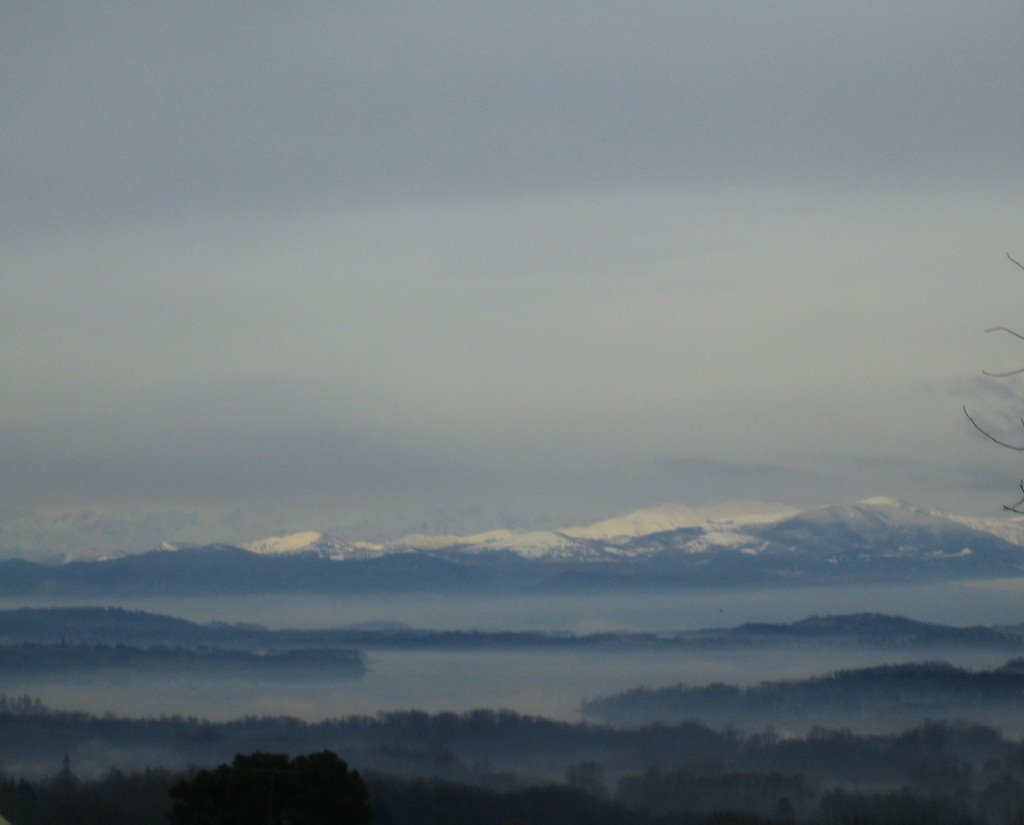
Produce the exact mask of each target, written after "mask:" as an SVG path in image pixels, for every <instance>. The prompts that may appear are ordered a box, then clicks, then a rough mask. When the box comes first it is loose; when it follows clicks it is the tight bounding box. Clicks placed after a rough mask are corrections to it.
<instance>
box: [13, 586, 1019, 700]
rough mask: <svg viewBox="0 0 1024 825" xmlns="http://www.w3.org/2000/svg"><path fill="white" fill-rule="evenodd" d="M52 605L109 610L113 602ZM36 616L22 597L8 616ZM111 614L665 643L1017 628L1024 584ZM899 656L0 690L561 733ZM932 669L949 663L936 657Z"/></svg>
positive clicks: (516, 661) (575, 656)
mask: <svg viewBox="0 0 1024 825" xmlns="http://www.w3.org/2000/svg"><path fill="white" fill-rule="evenodd" d="M45 603H46V604H51V605H52V604H69V603H71V604H85V603H92V604H104V605H105V604H113V602H111V600H110V599H100V600H96V599H93V600H87V599H75V600H73V601H70V602H68V601H62V602H56V601H52V600H51V601H48V602H45ZM30 604H31V606H40V605H42V604H44V602H43V601H40V600H32V601H31V603H29V602H27V601H26V600H19V599H3V600H0V607H2V608H7V607H18V606H29V605H30ZM116 605H117V606H122V607H129V608H137V609H144V610H149V611H154V612H161V613H167V614H170V615H177V616H183V617H185V618H189V619H193V620H197V621H209V620H214V619H216V620H221V621H234V622H237V621H248V622H259V623H261V624H264V625H267V626H269V627H313V626H340V625H350V624H356V623H359V622H366V621H381V620H390V621H400V622H404V623H407V624H410V625H414V626H417V627H432V628H482V629H502V628H505V629H517V630H523V629H539V630H574V631H578V632H586V631H594V630H606V629H623V630H667V629H690V628H697V627H713V626H732V625H737V624H741V623H743V622H747V621H770V622H786V621H793V620H797V619H802V618H804V617H806V616H808V615H811V614H814V613H851V612H860V611H878V612H885V613H894V614H900V615H904V616H908V617H910V618H915V619H920V620H924V621H934V622H942V623H947V624H953V625H966V624H997V623H1018V622H1022V621H1024V580H1013V581H1002V582H983V583H968V584H933V585H912V586H888V587H845V588H839V587H815V588H802V589H776V588H773V589H760V590H724V591H710V592H708V591H705V592H699V593H697V592H685V591H684V592H676V593H656V594H602V595H542V596H528V597H524V596H488V597H458V598H455V597H451V596H444V597H438V596H430V595H405V596H391V597H380V596H375V597H369V596H359V597H351V596H344V597H328V596H266V597H257V598H254V597H218V598H210V597H202V598H176V599H125V600H121V601H119V602H117V603H116ZM920 658H922V657H921V656H916V657H915V656H908V655H906V654H900V653H898V652H896V653H894V652H892V651H870V650H844V649H823V650H812V651H807V650H803V651H793V650H753V651H751V650H745V651H717V652H716V651H699V652H694V651H683V652H680V651H670V650H634V651H625V652H621V651H620V652H615V653H609V652H607V651H596V650H584V651H553V650H544V651H513V652H502V651H411V652H405V651H387V652H370V653H369V654H368V664H369V672H368V673H367V674H366V676H365V677H363V678H362V679H358V680H352V681H334V682H331V681H327V680H315V679H313V680H311V679H304V680H303V681H301V682H293V683H285V682H263V683H253V682H252V681H249V680H241V679H237V680H232V679H220V680H205V679H194V678H192V679H190V678H184V679H178V680H167V679H162V680H157V679H151V678H146V679H128V678H123V677H122V678H109V677H103V678H96V679H84V680H77V681H76V682H75V683H73V684H53V683H43V682H30V681H24V680H20V681H17V682H15V681H11V680H10V679H5V678H3V677H2V676H0V692H3V693H7V694H21V693H27V694H29V695H33V696H38V697H39V698H41V699H42V700H43V701H45V702H46V703H48V704H50V705H52V706H54V707H61V708H69V709H77V710H87V711H92V712H97V713H105V712H112V713H117V714H129V715H139V714H142V715H162V714H175V713H177V714H183V715H195V716H204V717H208V718H213V719H229V718H236V717H238V716H242V715H246V714H289V715H295V716H299V717H302V718H305V719H309V720H314V719H322V718H327V717H332V716H342V715H346V714H352V713H357V714H363V713H375V712H377V711H382V710H395V709H403V708H420V709H423V710H430V711H438V710H453V711H461V710H469V709H472V708H478V707H504V708H510V709H513V710H517V711H520V712H523V713H535V714H542V715H546V716H551V717H555V718H560V719H576V718H578V710H579V706H580V703H581V702H582V701H584V700H586V699H590V698H595V697H597V696H601V695H607V694H610V693H614V692H617V691H621V690H625V689H628V688H632V687H637V686H640V685H647V686H651V687H659V686H666V685H673V684H677V683H679V682H686V683H689V684H706V683H708V682H713V681H723V682H734V683H740V684H751V683H755V682H759V681H762V680H766V679H779V678H794V677H802V676H810V675H815V674H819V673H824V672H828V671H831V670H835V669H837V668H848V667H859V666H867V665H872V664H879V663H883V662H899V661H911V660H915V659H918V660H919V659H920ZM927 658H929V659H935V658H940V654H935V653H930V654H928V656H927ZM941 658H945V659H947V660H949V661H951V662H953V663H954V664H958V665H961V666H968V667H991V666H994V665H997V664H1001V663H1003V662H1004V661H1005V660H1006V658H1008V656H1007V655H1006V654H1003V653H991V652H981V653H978V652H972V651H963V650H958V651H948V652H943V653H942V654H941Z"/></svg>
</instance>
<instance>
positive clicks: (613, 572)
mask: <svg viewBox="0 0 1024 825" xmlns="http://www.w3.org/2000/svg"><path fill="white" fill-rule="evenodd" d="M643 513H644V514H645V518H644V519H641V518H639V516H638V514H632V515H633V516H637V518H632V519H631V518H630V517H627V518H625V519H619V520H612V521H609V522H603V523H600V524H598V525H593V526H592V527H590V528H575V529H572V530H566V531H543V532H540V533H537V532H534V533H524V534H516V533H509V532H508V531H497V532H495V533H488V534H480V535H477V536H469V537H447V538H439V537H428V536H425V537H412V538H409V539H405V540H403V541H401V542H396V543H392V544H390V545H370V544H367V543H348V542H342V541H340V540H336V539H329V538H326V537H321V536H320V535H319V534H302V535H311V536H315V537H317V538H316V541H314V542H312V543H310V544H309V546H301V545H300V546H298V547H296V546H288V548H287V550H286V551H280V552H278V551H274V549H273V547H274V546H275V545H274V544H273V543H272V542H271V543H270V544H269V545H268V544H266V543H264V544H262V545H261V546H260V547H259V549H258V550H257V549H255V548H254V549H244V548H240V547H233V546H229V545H222V544H217V545H208V546H205V547H186V548H180V549H162V550H154V551H150V552H146V553H140V554H136V555H128V556H122V557H119V558H113V559H107V560H103V561H71V562H66V563H63V564H41V563H34V562H29V561H24V560H17V559H15V560H7V561H0V595H15V594H20V595H27V594H47V595H76V594H93V595H104V594H117V595H118V596H127V595H157V594H159V595H175V594H221V593H269V592H276V593H297V592H318V593H356V592H360V593H365V592H398V593H400V592H411V591H430V592H440V593H462V592H495V591H521V592H540V591H546V592H551V591H579V590H623V589H643V590H649V589H651V588H678V587H703V586H733V585H745V584H761V585H763V584H820V583H870V582H894V581H898V582H917V581H928V580H949V579H969V578H975V579H976V578H996V577H1013V576H1024V547H1022V546H1021V545H1020V544H1017V543H1015V542H1014V541H1010V540H1008V539H1007V538H1003V537H1000V536H999V535H997V534H996V533H995V532H993V531H992V530H991V529H989V526H988V523H987V522H983V521H971V520H970V519H959V520H958V519H955V518H954V517H949V516H945V515H942V514H937V513H931V512H928V511H924V510H920V509H917V508H914V507H910V506H908V505H904V504H901V503H899V502H894V501H890V500H886V499H881V500H869V501H865V502H860V503H858V504H854V505H844V506H837V507H826V508H819V509H815V510H806V511H802V512H797V511H791V512H790V513H783V514H781V515H780V514H779V513H778V512H775V513H772V514H771V515H767V516H765V517H763V518H758V517H756V516H752V515H749V514H746V515H741V516H736V515H730V516H728V517H726V516H719V517H716V518H704V517H700V518H698V517H697V516H696V515H695V513H696V511H686V513H681V512H680V510H679V509H678V508H677V509H676V510H673V511H672V512H671V513H668V512H667V511H666V510H660V511H643ZM652 513H653V514H654V516H652V515H651V514H652ZM655 516H656V517H655ZM669 516H671V518H669ZM666 524H668V525H669V526H670V529H658V528H660V527H664V526H665V525H666ZM1007 535H1009V536H1010V537H1011V538H1014V537H1015V536H1014V535H1013V534H1012V531H1007ZM278 543H279V544H286V542H284V543H282V542H280V541H279V542H278ZM268 547H269V548H270V549H268Z"/></svg>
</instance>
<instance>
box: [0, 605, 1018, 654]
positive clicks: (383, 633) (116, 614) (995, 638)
mask: <svg viewBox="0 0 1024 825" xmlns="http://www.w3.org/2000/svg"><path fill="white" fill-rule="evenodd" d="M23 642H31V643H35V644H60V643H64V644H80V645H118V644H124V645H132V646H136V647H151V646H163V647H184V648H190V649H198V648H201V647H219V648H231V649H237V650H289V649H296V648H306V649H310V648H346V647H347V648H360V649H367V650H479V649H574V650H581V649H582V650H588V649H593V650H599V651H601V650H613V649H616V648H652V647H657V648H665V649H670V650H686V649H694V650H706V649H713V650H721V649H722V648H725V647H729V648H736V649H750V648H757V649H761V648H763V647H765V646H772V647H782V648H789V647H811V648H814V647H820V646H822V645H827V646H830V647H832V646H835V645H843V646H849V647H871V648H877V649H894V650H899V651H910V650H931V651H935V650H943V649H960V648H964V647H966V648H970V649H971V650H982V649H991V650H1005V651H1006V652H1007V655H1012V654H1014V653H1017V652H1020V651H1024V627H1022V626H1019V625H1017V626H1006V627H982V626H979V627H952V626H949V625H939V624H931V623H928V622H919V621H914V620H911V619H906V618H903V617H900V616H887V615H882V614H876V613H861V614H852V615H845V616H811V617H809V618H807V619H803V620H801V621H797V622H791V623H788V624H763V623H757V624H744V625H739V626H737V627H732V628H707V629H703V630H689V631H677V632H604V633H590V634H574V633H559V632H539V631H502V630H494V631H481V630H430V629H420V628H411V627H405V626H388V627H348V628H320V629H298V628H291V629H278V630H269V629H267V628H265V627H262V626H260V625H254V624H228V623H224V622H210V623H207V624H199V623H196V622H190V621H187V620H185V619H180V618H175V617H172V616H163V615H159V614H154V613H147V612H143V611H138V610H124V609H121V608H110V607H108V608H101V607H65V608H19V609H16V610H0V644H8V645H13V644H20V643H23ZM932 655H934V654H932Z"/></svg>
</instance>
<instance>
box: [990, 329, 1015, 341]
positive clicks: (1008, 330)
mask: <svg viewBox="0 0 1024 825" xmlns="http://www.w3.org/2000/svg"><path fill="white" fill-rule="evenodd" d="M985 332H1008V333H1010V335H1012V336H1013V337H1014V338H1020V340H1021V341H1024V335H1021V334H1020V333H1019V332H1014V331H1013V330H1012V329H1010V328H1009V327H989V328H988V329H986V330H985Z"/></svg>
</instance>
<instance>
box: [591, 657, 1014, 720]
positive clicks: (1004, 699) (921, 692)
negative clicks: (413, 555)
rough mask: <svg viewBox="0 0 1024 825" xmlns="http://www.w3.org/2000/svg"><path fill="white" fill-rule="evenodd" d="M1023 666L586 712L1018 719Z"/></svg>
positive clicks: (642, 696)
mask: <svg viewBox="0 0 1024 825" xmlns="http://www.w3.org/2000/svg"><path fill="white" fill-rule="evenodd" d="M1022 661H1024V660H1021V659H1011V660H1010V661H1009V662H1007V663H1006V665H1004V666H1003V667H1000V668H995V669H992V670H978V671H973V670H966V669H964V668H959V667H954V666H952V665H950V664H947V663H945V662H926V663H915V664H904V665H881V666H878V667H869V668H860V669H856V670H840V671H836V672H835V673H832V674H829V675H826V676H816V677H813V678H809V679H799V680H788V681H773V682H762V683H761V684H759V685H755V686H752V687H740V686H737V685H728V684H722V683H715V684H710V685H703V686H697V687H690V686H687V685H677V686H675V687H668V688H658V689H651V688H636V689H633V690H629V691H626V692H624V693H619V694H615V695H614V696H610V697H607V698H604V699H597V700H594V701H591V702H587V703H585V704H584V706H583V712H584V715H586V716H587V717H589V718H592V719H598V720H601V721H603V722H608V723H612V724H619V725H639V724H651V723H655V722H662V723H673V722H679V721H683V720H686V719H702V720H705V721H707V722H709V723H711V724H714V725H736V726H739V727H743V728H745V729H758V728H762V727H764V726H765V725H767V724H769V723H771V724H774V725H783V726H786V727H788V728H796V729H806V728H808V727H810V726H812V725H814V724H821V723H822V722H823V721H827V722H828V724H831V725H837V726H838V725H846V726H851V727H855V728H857V729H858V730H863V729H865V728H867V729H872V728H873V729H878V728H879V727H880V726H881V727H883V728H887V729H892V728H894V727H902V726H906V724H908V723H914V722H919V721H921V720H924V719H929V718H931V719H936V718H964V717H969V718H972V719H980V720H985V721H999V720H1010V719H1013V718H1017V719H1019V718H1020V717H1021V715H1022V713H1024V665H1022Z"/></svg>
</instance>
